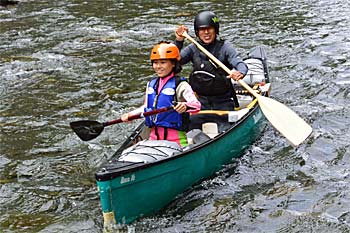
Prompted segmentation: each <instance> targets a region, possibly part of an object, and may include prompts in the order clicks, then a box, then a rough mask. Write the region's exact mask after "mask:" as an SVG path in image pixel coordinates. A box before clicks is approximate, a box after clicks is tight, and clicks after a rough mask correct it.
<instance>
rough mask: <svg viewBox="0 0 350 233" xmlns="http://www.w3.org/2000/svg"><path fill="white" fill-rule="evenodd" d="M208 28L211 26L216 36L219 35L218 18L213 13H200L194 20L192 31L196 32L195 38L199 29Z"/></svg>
mask: <svg viewBox="0 0 350 233" xmlns="http://www.w3.org/2000/svg"><path fill="white" fill-rule="evenodd" d="M210 26H213V27H214V28H215V32H216V34H219V18H218V17H217V16H216V15H215V13H214V12H212V11H202V12H200V13H199V14H198V15H197V16H196V18H194V31H195V32H196V36H198V30H199V28H202V27H210Z"/></svg>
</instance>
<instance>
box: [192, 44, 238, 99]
mask: <svg viewBox="0 0 350 233" xmlns="http://www.w3.org/2000/svg"><path fill="white" fill-rule="evenodd" d="M223 44H224V41H223V40H217V41H215V42H214V44H212V45H211V46H213V48H212V49H211V50H212V51H211V53H212V54H213V55H214V56H215V57H218V56H219V53H220V51H221V48H222V46H223ZM192 62H193V71H192V73H191V75H190V85H191V87H192V89H193V91H194V92H196V93H197V94H198V95H199V96H220V95H226V94H229V95H231V96H233V95H234V91H233V87H232V83H231V80H230V79H228V78H226V76H227V73H226V72H225V71H224V70H223V69H221V68H220V67H218V66H216V65H214V64H215V63H214V62H213V61H210V60H209V58H208V57H207V56H206V55H205V54H203V53H202V52H200V51H199V50H198V49H197V50H195V53H194V54H193V61H192ZM224 65H225V66H227V67H229V68H230V65H229V64H225V63H224Z"/></svg>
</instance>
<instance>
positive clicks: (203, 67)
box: [175, 11, 248, 131]
mask: <svg viewBox="0 0 350 233" xmlns="http://www.w3.org/2000/svg"><path fill="white" fill-rule="evenodd" d="M184 31H186V32H188V28H187V27H186V26H184V25H181V26H179V27H178V28H176V30H175V36H176V40H175V44H176V46H177V47H178V48H179V49H180V50H181V64H182V65H183V64H187V63H188V62H192V65H193V70H192V72H191V74H190V78H189V83H190V85H191V87H192V89H193V90H194V92H195V93H196V95H197V96H198V99H199V101H200V102H201V106H202V107H201V110H229V111H233V110H234V109H235V108H236V109H237V108H239V104H238V101H237V97H236V94H235V92H234V89H233V86H232V83H231V80H230V78H232V79H233V80H239V79H242V78H243V77H244V76H245V74H246V73H247V72H248V67H247V65H246V64H245V63H244V62H243V60H242V59H241V58H240V57H239V56H238V54H237V52H236V50H235V48H234V47H233V45H232V44H231V43H229V42H228V41H225V40H220V39H218V34H219V19H218V17H217V16H216V15H215V13H213V12H211V11H202V12H200V13H199V14H198V15H197V16H196V17H195V19H194V31H195V34H196V36H197V38H198V39H199V43H200V44H201V45H202V46H203V47H204V48H205V49H207V50H208V51H209V52H210V53H211V54H213V55H214V56H215V57H216V58H218V59H219V60H220V61H221V62H222V63H223V64H225V65H226V66H227V67H228V68H229V69H230V70H232V72H231V73H230V74H229V75H227V73H226V72H225V71H224V70H222V69H221V68H220V67H218V66H216V65H215V63H214V62H212V61H211V60H210V59H209V58H208V57H207V56H206V55H205V54H204V53H202V52H200V50H199V49H198V48H197V47H196V46H195V45H194V44H190V45H188V46H187V47H185V48H183V49H182V47H183V43H184V39H185V37H184V36H182V34H183V32H184ZM205 122H216V123H217V124H218V128H219V131H223V130H225V129H227V128H228V127H229V126H230V124H229V123H228V119H227V117H226V116H224V117H222V116H217V115H200V114H199V115H192V116H191V123H190V129H195V128H197V129H201V127H202V124H203V123H205Z"/></svg>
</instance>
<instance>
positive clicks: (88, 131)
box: [69, 106, 174, 141]
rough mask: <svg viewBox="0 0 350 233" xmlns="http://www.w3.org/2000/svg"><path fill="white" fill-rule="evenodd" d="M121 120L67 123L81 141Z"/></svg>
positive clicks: (151, 112) (141, 114) (92, 136)
mask: <svg viewBox="0 0 350 233" xmlns="http://www.w3.org/2000/svg"><path fill="white" fill-rule="evenodd" d="M172 109H174V107H173V106H170V107H164V108H159V109H155V110H152V111H149V112H143V113H140V114H136V115H132V116H129V118H128V119H129V120H135V119H140V118H144V117H146V116H151V115H155V114H158V113H161V112H167V111H170V110H172ZM121 122H123V121H122V119H121V118H119V119H115V120H112V121H107V122H103V123H100V122H98V121H90V120H82V121H74V122H71V123H69V124H70V127H71V128H72V129H73V131H74V132H75V133H76V134H77V135H78V137H79V138H80V139H81V140H83V141H89V140H92V139H94V138H96V137H97V136H99V135H100V134H101V132H102V131H103V129H104V128H105V127H106V126H110V125H114V124H118V123H121Z"/></svg>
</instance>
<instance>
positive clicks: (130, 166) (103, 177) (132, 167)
mask: <svg viewBox="0 0 350 233" xmlns="http://www.w3.org/2000/svg"><path fill="white" fill-rule="evenodd" d="M257 109H259V105H258V104H257V103H256V104H255V105H254V106H253V107H252V108H251V109H250V110H249V112H248V113H247V114H245V115H244V116H243V117H242V118H241V119H239V120H238V121H237V122H235V123H234V124H233V125H232V126H231V127H230V128H229V129H228V130H227V131H225V132H223V133H220V134H218V135H217V136H216V137H215V138H213V139H211V140H208V141H206V142H204V143H201V144H198V145H194V146H193V147H192V148H190V149H188V150H185V151H183V152H181V153H179V154H176V155H174V156H171V157H169V158H165V159H162V160H159V161H155V162H152V163H142V162H139V163H135V162H123V161H117V159H118V158H119V156H120V155H121V152H122V151H123V150H124V149H126V148H127V147H128V145H129V144H130V142H131V141H132V140H134V139H135V138H137V136H138V135H139V134H140V133H141V131H142V128H143V127H145V126H144V122H143V123H141V124H140V125H139V126H138V127H137V128H136V130H135V131H134V132H135V133H134V134H133V135H131V136H130V137H129V138H128V139H127V140H126V141H125V142H124V143H123V144H122V145H121V146H120V147H119V149H118V150H117V151H116V152H115V154H114V155H113V156H112V159H110V161H109V163H108V164H110V165H112V164H113V165H119V166H115V167H109V169H108V168H106V166H103V167H101V168H100V170H99V171H97V172H96V174H95V178H96V180H97V181H108V180H113V179H114V178H116V177H119V176H121V175H125V174H128V173H132V172H136V171H139V170H142V169H145V168H148V167H152V166H157V165H159V164H162V163H166V162H169V161H171V160H174V159H179V158H181V157H183V156H186V155H188V154H190V153H193V152H194V151H197V150H201V149H202V148H204V147H206V146H208V145H210V144H213V143H216V142H217V141H218V140H220V139H222V138H223V137H226V136H228V135H230V134H231V133H233V132H232V131H234V130H235V129H236V128H238V127H239V126H240V125H242V124H243V123H244V122H245V121H246V120H248V119H249V118H250V117H251V116H252V115H253V114H254V112H256V111H257ZM107 166H108V165H107ZM124 168H125V169H124ZM113 170H115V171H113Z"/></svg>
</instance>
